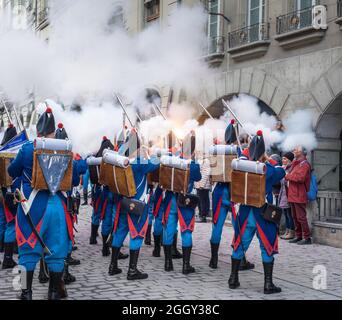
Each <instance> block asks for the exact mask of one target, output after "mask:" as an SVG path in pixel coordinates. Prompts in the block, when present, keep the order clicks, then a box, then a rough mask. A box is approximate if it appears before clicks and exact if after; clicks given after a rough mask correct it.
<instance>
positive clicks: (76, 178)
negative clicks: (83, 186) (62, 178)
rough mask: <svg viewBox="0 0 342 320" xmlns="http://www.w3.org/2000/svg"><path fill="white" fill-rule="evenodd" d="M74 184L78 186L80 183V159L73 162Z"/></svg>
mask: <svg viewBox="0 0 342 320" xmlns="http://www.w3.org/2000/svg"><path fill="white" fill-rule="evenodd" d="M72 167H73V170H72V185H73V186H74V187H77V186H78V185H79V184H80V174H79V164H78V161H76V160H73V162H72Z"/></svg>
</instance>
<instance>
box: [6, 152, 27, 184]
mask: <svg viewBox="0 0 342 320" xmlns="http://www.w3.org/2000/svg"><path fill="white" fill-rule="evenodd" d="M23 160H24V158H23V151H22V149H20V150H19V152H18V154H17V156H16V157H15V159H14V160H13V161H12V162H11V163H10V165H9V167H8V169H7V171H8V174H9V175H10V176H11V177H12V178H13V179H15V178H19V177H21V176H22V173H23V170H24V166H23V162H24V161H23Z"/></svg>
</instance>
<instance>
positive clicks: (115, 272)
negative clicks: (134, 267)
mask: <svg viewBox="0 0 342 320" xmlns="http://www.w3.org/2000/svg"><path fill="white" fill-rule="evenodd" d="M120 273H122V270H121V269H116V270H114V271H109V272H108V275H110V276H115V275H116V274H120Z"/></svg>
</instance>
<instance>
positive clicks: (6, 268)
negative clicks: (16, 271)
mask: <svg viewBox="0 0 342 320" xmlns="http://www.w3.org/2000/svg"><path fill="white" fill-rule="evenodd" d="M16 266H17V264H16V263H15V264H4V263H3V264H2V270H8V269H13V268H15V267H16Z"/></svg>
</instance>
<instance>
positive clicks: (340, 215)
mask: <svg viewBox="0 0 342 320" xmlns="http://www.w3.org/2000/svg"><path fill="white" fill-rule="evenodd" d="M317 201H318V216H317V218H318V221H322V222H332V223H342V195H341V193H339V192H324V191H321V192H319V193H318V198H317Z"/></svg>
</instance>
